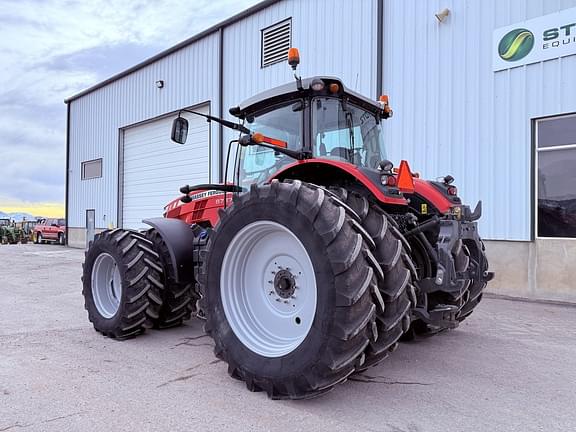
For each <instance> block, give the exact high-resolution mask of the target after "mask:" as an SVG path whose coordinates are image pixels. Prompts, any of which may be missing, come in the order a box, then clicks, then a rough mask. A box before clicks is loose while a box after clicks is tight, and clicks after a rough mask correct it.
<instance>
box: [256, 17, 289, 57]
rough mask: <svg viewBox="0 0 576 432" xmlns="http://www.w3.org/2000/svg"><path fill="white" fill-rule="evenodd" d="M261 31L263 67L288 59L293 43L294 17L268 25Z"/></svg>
mask: <svg viewBox="0 0 576 432" xmlns="http://www.w3.org/2000/svg"><path fill="white" fill-rule="evenodd" d="M261 33H262V42H261V47H262V67H266V66H270V65H272V64H274V63H278V62H281V61H284V60H287V59H288V49H290V45H291V43H292V18H288V19H286V20H284V21H281V22H279V23H277V24H274V25H272V26H270V27H266V28H265V29H263V30H262V31H261Z"/></svg>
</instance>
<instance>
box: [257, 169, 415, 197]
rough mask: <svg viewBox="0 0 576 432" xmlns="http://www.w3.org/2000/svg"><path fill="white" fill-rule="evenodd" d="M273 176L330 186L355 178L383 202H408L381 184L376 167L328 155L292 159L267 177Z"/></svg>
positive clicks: (395, 190) (393, 190)
mask: <svg viewBox="0 0 576 432" xmlns="http://www.w3.org/2000/svg"><path fill="white" fill-rule="evenodd" d="M273 179H278V180H284V179H298V180H302V181H306V182H309V183H314V184H318V185H322V186H331V185H333V184H338V183H339V182H341V181H343V180H346V181H352V182H358V183H360V184H362V185H363V186H364V187H365V188H366V189H368V191H370V193H371V194H372V195H373V196H374V198H376V199H377V200H378V201H380V202H381V203H382V204H389V205H401V206H406V205H407V204H408V203H407V201H406V199H405V198H404V196H403V195H402V194H400V193H399V192H398V190H397V189H396V188H387V187H385V186H383V185H382V183H381V182H380V173H379V172H378V171H375V170H368V169H362V168H359V167H357V166H356V165H352V164H351V163H347V162H340V161H336V160H331V159H305V160H301V161H297V162H294V163H291V164H289V165H287V166H286V167H284V168H283V169H282V170H280V171H279V172H277V173H276V174H274V176H273V177H272V178H270V179H269V180H268V181H272V180H273Z"/></svg>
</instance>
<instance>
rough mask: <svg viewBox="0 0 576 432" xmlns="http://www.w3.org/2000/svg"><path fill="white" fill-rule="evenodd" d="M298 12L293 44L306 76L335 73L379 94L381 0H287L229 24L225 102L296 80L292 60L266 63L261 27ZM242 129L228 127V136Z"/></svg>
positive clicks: (357, 87) (233, 102)
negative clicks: (298, 53) (379, 7)
mask: <svg viewBox="0 0 576 432" xmlns="http://www.w3.org/2000/svg"><path fill="white" fill-rule="evenodd" d="M290 17H291V18H292V46H294V47H297V48H298V49H299V51H300V58H301V63H300V66H299V67H298V73H299V74H301V75H302V76H303V77H309V76H314V75H335V76H338V77H340V78H342V79H343V80H344V83H345V84H346V85H347V86H348V87H350V88H351V89H354V90H357V91H359V92H361V93H363V94H365V95H368V96H373V97H375V96H376V95H375V92H376V74H375V72H376V27H377V2H376V1H375V0H354V1H350V0H314V1H310V0H284V1H281V2H279V3H276V4H274V5H272V6H269V7H267V8H266V9H264V10H261V11H259V12H257V13H255V14H253V15H251V16H249V17H246V18H245V19H243V20H242V21H239V22H237V23H234V24H232V25H230V26H228V27H226V29H225V30H224V50H223V52H224V108H225V114H226V115H227V116H228V117H229V118H231V116H229V115H228V108H230V107H231V106H236V105H238V104H239V103H240V102H242V101H243V100H244V99H246V98H248V97H250V96H252V95H254V94H256V93H259V92H261V91H264V90H267V89H269V88H272V87H275V86H278V85H281V84H285V83H287V82H290V81H294V78H293V72H292V69H291V68H290V66H288V63H287V62H281V63H276V64H273V65H271V66H268V67H265V68H261V67H260V66H261V52H260V50H261V48H260V37H261V30H262V29H264V28H266V27H268V26H270V25H273V24H276V23H278V22H280V21H282V20H285V19H287V18H290ZM236 136H237V135H235V134H233V133H230V132H227V131H226V134H225V137H226V141H225V145H226V144H227V142H228V141H229V140H230V139H232V138H233V137H236Z"/></svg>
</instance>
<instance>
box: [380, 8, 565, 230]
mask: <svg viewBox="0 0 576 432" xmlns="http://www.w3.org/2000/svg"><path fill="white" fill-rule="evenodd" d="M384 4H385V10H384V19H385V21H384V54H385V56H384V70H383V72H384V77H383V83H384V91H385V92H387V93H388V94H389V95H390V104H391V106H392V108H393V109H394V117H393V118H392V119H390V120H389V121H387V123H386V140H387V143H388V147H389V153H390V157H391V159H392V160H394V161H399V160H400V159H408V160H409V161H410V163H411V167H412V168H413V169H414V170H415V171H419V172H421V173H422V174H423V176H424V177H427V178H430V177H436V176H439V175H445V174H448V173H450V174H453V175H454V177H455V178H456V184H457V185H458V186H459V189H460V192H461V195H462V197H463V198H464V200H465V201H466V202H467V203H470V204H475V203H476V201H477V200H478V199H482V200H483V201H484V216H483V218H482V220H481V222H480V224H481V233H482V234H483V235H484V236H485V237H486V238H490V239H505V240H529V239H530V238H531V232H530V231H531V212H532V208H531V207H532V196H531V190H530V189H531V188H530V183H531V159H532V151H533V150H532V146H531V136H530V127H531V126H530V124H531V119H532V118H534V117H539V116H545V115H552V114H558V113H562V112H574V111H576V81H575V80H574V79H572V77H573V76H574V72H575V71H576V56H571V57H565V58H562V59H556V60H549V61H546V62H542V63H537V64H533V65H528V66H521V67H517V68H514V69H508V70H504V71H501V72H496V73H494V72H492V55H491V49H492V31H493V30H494V29H495V28H498V27H503V26H506V25H509V24H514V23H516V22H520V21H523V20H526V19H531V18H534V17H537V16H541V15H545V14H548V13H552V12H557V11H559V10H561V9H566V8H569V7H574V6H575V5H576V0H530V1H525V0H482V1H477V0H466V1H463V0H442V1H440V0H430V1H425V2H423V1H419V0H384ZM445 7H447V8H449V9H450V11H451V12H450V16H449V17H448V18H447V19H446V20H445V22H444V23H439V22H438V21H437V20H436V18H435V16H434V14H435V13H437V12H439V11H440V10H442V9H444V8H445Z"/></svg>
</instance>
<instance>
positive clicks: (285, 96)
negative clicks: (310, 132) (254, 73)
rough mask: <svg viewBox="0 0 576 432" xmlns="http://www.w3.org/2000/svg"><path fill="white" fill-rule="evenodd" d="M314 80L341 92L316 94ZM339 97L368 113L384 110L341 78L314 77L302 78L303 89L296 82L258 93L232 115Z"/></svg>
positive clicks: (244, 102) (237, 115) (237, 107)
mask: <svg viewBox="0 0 576 432" xmlns="http://www.w3.org/2000/svg"><path fill="white" fill-rule="evenodd" d="M314 80H322V81H324V83H325V89H326V88H328V86H329V85H330V84H333V83H335V84H338V85H339V86H340V90H339V92H338V93H336V94H335V95H332V94H330V93H329V92H328V91H326V90H325V91H320V92H316V91H314V90H312V88H311V85H312V82H313V81H314ZM312 95H314V96H316V95H318V96H338V97H342V96H345V97H348V98H349V99H351V100H352V101H354V102H355V103H356V104H358V105H360V106H362V107H363V108H365V109H367V110H368V111H374V112H379V111H381V110H382V107H381V106H380V104H379V103H378V102H377V101H375V100H372V99H368V98H367V97H366V96H363V95H361V94H360V93H356V92H355V91H353V90H350V89H349V88H347V87H346V86H345V85H344V84H343V83H342V81H341V80H340V79H339V78H336V77H330V76H314V77H309V78H302V89H298V85H297V82H296V81H292V82H289V83H287V84H283V85H281V86H278V87H274V88H271V89H269V90H266V91H263V92H261V93H258V94H256V95H254V96H252V97H250V98H248V99H246V100H244V101H243V102H242V103H240V105H238V106H235V107H232V108H230V114H232V115H233V116H236V117H238V118H244V117H246V115H247V114H249V113H254V112H256V111H260V110H261V109H264V108H266V107H269V106H271V105H276V104H278V103H282V102H287V101H290V100H295V99H298V98H301V97H309V96H312Z"/></svg>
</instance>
